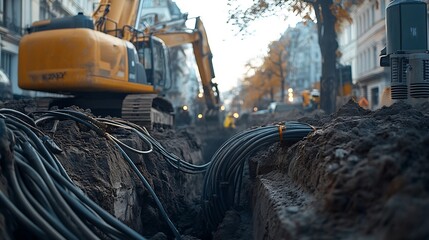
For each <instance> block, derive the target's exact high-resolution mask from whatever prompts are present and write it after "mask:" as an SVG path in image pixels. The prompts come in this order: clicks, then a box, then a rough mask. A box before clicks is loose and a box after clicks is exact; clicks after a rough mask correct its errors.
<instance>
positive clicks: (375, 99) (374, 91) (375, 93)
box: [371, 87, 379, 108]
mask: <svg viewBox="0 0 429 240" xmlns="http://www.w3.org/2000/svg"><path fill="white" fill-rule="evenodd" d="M378 98H379V92H378V87H374V88H371V108H375V107H377V106H378Z"/></svg>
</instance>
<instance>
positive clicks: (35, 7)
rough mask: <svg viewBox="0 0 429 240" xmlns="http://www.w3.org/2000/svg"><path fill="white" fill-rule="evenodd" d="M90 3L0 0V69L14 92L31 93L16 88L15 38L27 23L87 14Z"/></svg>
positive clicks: (60, 0)
mask: <svg viewBox="0 0 429 240" xmlns="http://www.w3.org/2000/svg"><path fill="white" fill-rule="evenodd" d="M93 5H94V1H92V0H0V68H1V69H2V70H3V72H4V73H6V75H7V76H8V77H9V79H10V80H11V82H12V91H13V93H14V94H18V95H34V94H35V93H33V92H30V91H23V90H21V89H20V88H19V87H18V47H19V41H20V39H21V38H22V36H23V35H24V34H26V29H27V28H28V27H30V26H31V23H32V22H34V21H38V20H44V19H48V18H55V17H63V16H72V15H75V14H77V13H78V12H83V13H84V14H86V15H91V14H92V11H93V9H94V6H93Z"/></svg>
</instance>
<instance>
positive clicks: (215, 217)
mask: <svg viewBox="0 0 429 240" xmlns="http://www.w3.org/2000/svg"><path fill="white" fill-rule="evenodd" d="M313 130H314V128H313V127H312V126H310V125H308V124H304V123H299V122H285V123H282V124H277V125H271V126H263V127H259V128H254V129H249V130H246V131H243V132H240V133H238V134H236V135H234V136H233V137H231V138H230V139H229V140H228V141H226V142H225V143H224V144H223V145H222V146H221V147H220V148H219V150H217V152H216V153H215V154H214V155H213V157H212V159H211V161H210V163H211V164H210V166H209V169H208V170H207V172H206V175H205V178H204V189H203V195H202V200H203V209H204V214H205V217H206V220H207V225H208V227H209V228H212V229H213V228H215V227H216V226H217V225H218V224H219V222H220V221H221V220H222V219H223V217H224V215H225V212H226V211H227V210H229V209H230V208H231V207H233V206H238V204H239V202H240V198H239V197H240V189H241V187H242V186H241V184H242V176H243V171H244V165H245V162H246V160H248V159H249V157H251V156H253V155H254V154H255V153H256V152H257V151H259V150H261V149H264V148H267V146H269V145H272V144H274V143H276V142H284V143H290V144H293V143H295V142H298V141H299V140H301V139H303V138H304V137H305V136H307V135H308V134H309V133H310V132H312V131H313Z"/></svg>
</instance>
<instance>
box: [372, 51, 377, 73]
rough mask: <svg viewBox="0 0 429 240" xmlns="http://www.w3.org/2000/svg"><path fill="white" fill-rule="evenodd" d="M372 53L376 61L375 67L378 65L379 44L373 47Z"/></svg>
mask: <svg viewBox="0 0 429 240" xmlns="http://www.w3.org/2000/svg"><path fill="white" fill-rule="evenodd" d="M372 54H373V57H372V59H373V61H374V68H377V67H378V54H377V46H373V47H372Z"/></svg>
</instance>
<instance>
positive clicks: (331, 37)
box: [313, 1, 338, 114]
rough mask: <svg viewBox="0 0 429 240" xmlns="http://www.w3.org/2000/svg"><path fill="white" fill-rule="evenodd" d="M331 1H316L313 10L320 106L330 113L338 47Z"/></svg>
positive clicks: (331, 111) (334, 94)
mask: <svg viewBox="0 0 429 240" xmlns="http://www.w3.org/2000/svg"><path fill="white" fill-rule="evenodd" d="M331 5H332V1H317V3H314V4H313V6H314V12H315V14H316V18H317V32H318V36H319V46H320V52H321V54H322V76H321V79H320V108H321V109H323V110H324V111H325V112H326V113H328V114H330V113H333V112H335V110H336V97H337V89H338V84H337V81H336V79H335V69H336V63H337V56H336V51H337V49H338V42H337V33H336V32H335V20H336V18H335V16H334V15H333V14H332V11H331V9H330V6H331Z"/></svg>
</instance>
